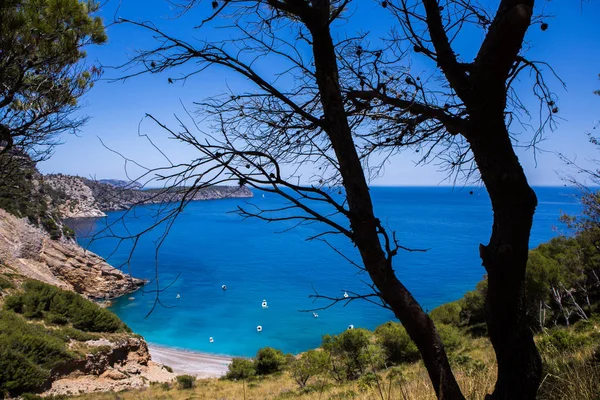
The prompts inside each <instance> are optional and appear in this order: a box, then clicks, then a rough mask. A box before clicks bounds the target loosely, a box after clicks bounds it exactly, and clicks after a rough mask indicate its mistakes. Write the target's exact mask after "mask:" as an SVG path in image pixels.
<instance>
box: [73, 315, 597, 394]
mask: <svg viewBox="0 0 600 400" xmlns="http://www.w3.org/2000/svg"><path fill="white" fill-rule="evenodd" d="M537 341H538V345H539V347H540V349H541V352H542V355H543V358H544V363H545V368H546V371H545V372H546V375H545V378H544V382H543V383H542V387H541V389H540V394H539V398H540V399H544V400H546V399H547V400H555V399H556V400H558V399H565V400H593V399H594V400H597V399H598V398H600V359H599V357H600V355H599V354H598V346H599V345H600V320H599V319H596V320H593V321H590V322H587V323H584V322H580V323H578V324H576V325H575V326H574V327H571V328H568V329H566V328H558V329H554V330H550V331H548V332H547V333H545V334H542V335H538V336H537ZM451 360H452V364H453V366H454V371H455V373H456V376H457V379H458V381H459V383H460V385H461V387H462V389H463V393H464V394H465V397H466V398H467V399H482V398H484V397H485V394H486V393H489V392H491V391H492V390H493V385H494V382H495V378H496V376H495V374H496V370H495V360H494V353H493V350H492V348H491V345H490V343H489V342H488V340H487V339H484V338H472V337H469V336H466V335H465V341H464V343H463V344H462V345H461V346H460V348H458V349H457V350H456V351H454V352H453V353H452V354H451ZM377 377H378V379H374V378H373V376H372V375H370V378H368V379H367V378H364V377H363V378H359V379H358V380H356V381H350V382H345V383H341V384H340V383H336V382H335V381H334V380H333V379H331V377H329V376H318V377H314V378H311V380H310V381H309V385H307V387H306V388H304V389H300V388H299V386H298V385H297V384H296V383H295V381H294V380H293V379H292V377H291V374H290V372H289V371H284V372H282V373H279V374H276V375H272V376H267V377H263V378H254V379H251V380H250V381H249V382H246V384H245V385H244V383H243V382H240V381H237V382H232V381H228V380H223V379H220V380H219V379H203V380H198V381H197V382H196V385H195V388H193V389H188V390H182V389H179V388H177V385H176V384H172V385H164V384H163V385H152V386H151V387H149V388H147V389H143V390H135V391H128V392H121V393H119V394H118V397H117V395H116V394H114V393H106V394H93V395H84V396H80V397H77V399H81V400H88V399H90V400H91V399H95V400H96V399H97V400H109V399H110V400H112V399H115V398H119V399H123V400H134V399H135V400H143V399H148V400H149V399H165V400H166V399H172V400H183V399H243V398H247V399H265V400H268V399H304V400H326V399H331V400H336V399H356V400H367V399H374V400H375V399H378V400H388V399H415V400H417V399H418V400H421V399H423V400H428V399H432V400H433V399H436V396H435V393H434V391H433V389H432V387H431V384H430V382H429V378H428V376H427V372H426V370H425V368H424V367H423V364H422V363H421V362H420V361H419V362H414V363H407V364H401V365H400V366H396V367H392V368H389V369H387V370H384V371H380V372H378V373H377ZM244 387H245V389H246V395H245V396H244Z"/></svg>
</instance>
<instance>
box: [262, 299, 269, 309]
mask: <svg viewBox="0 0 600 400" xmlns="http://www.w3.org/2000/svg"><path fill="white" fill-rule="evenodd" d="M262 308H269V306H268V305H267V301H266V300H263V302H262Z"/></svg>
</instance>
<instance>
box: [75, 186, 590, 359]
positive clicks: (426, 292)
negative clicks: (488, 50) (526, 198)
mask: <svg viewBox="0 0 600 400" xmlns="http://www.w3.org/2000/svg"><path fill="white" fill-rule="evenodd" d="M471 190H473V194H470V191H471ZM536 192H537V194H538V198H539V206H538V209H537V213H536V216H535V221H534V227H533V231H532V235H531V247H535V246H536V245H537V244H539V243H541V242H544V241H546V240H548V239H550V238H551V237H553V236H556V235H557V234H558V232H557V229H558V230H560V229H563V228H562V226H561V224H560V223H559V221H558V218H559V216H560V212H561V211H564V212H567V213H576V212H578V211H579V205H578V204H577V203H576V200H575V198H574V197H573V194H574V192H573V191H572V189H567V188H537V189H536ZM372 194H373V199H374V203H375V208H376V213H377V215H378V217H379V218H380V219H381V220H382V221H384V223H385V225H386V226H388V227H391V228H393V229H394V230H396V232H397V237H398V239H399V240H400V243H401V244H402V245H404V246H408V247H414V248H427V249H429V250H428V251H427V252H426V253H408V252H401V253H399V255H398V256H397V259H396V261H395V269H396V271H397V273H398V274H399V276H400V278H401V279H402V281H403V282H404V284H405V285H406V286H407V287H408V288H409V289H410V290H412V292H413V294H414V295H415V297H416V298H417V299H418V300H419V301H420V302H421V304H422V305H423V307H424V308H426V309H432V308H434V307H436V306H438V305H440V304H442V303H445V302H448V301H452V300H455V299H458V298H460V297H461V296H462V295H463V294H464V293H465V292H466V291H468V290H471V289H472V288H473V287H474V286H475V284H476V283H477V282H478V281H479V280H480V279H481V278H482V276H483V274H484V273H485V272H484V269H483V267H481V262H480V260H479V257H478V244H479V243H487V240H488V238H489V234H490V232H491V220H492V218H491V217H492V214H491V208H490V202H489V199H488V197H487V193H486V192H485V190H483V189H481V188H467V189H454V190H453V189H452V188H446V187H435V188H421V187H419V188H391V187H390V188H383V187H375V188H373V189H372ZM247 203H252V204H255V205H257V206H258V207H261V208H276V207H281V206H283V205H284V204H285V203H284V201H283V200H282V199H280V198H278V197H276V196H274V195H269V194H266V196H265V197H264V198H263V197H261V195H260V194H259V193H256V197H255V198H254V199H249V200H247V199H226V200H216V201H199V202H194V203H191V204H190V205H189V206H188V207H187V208H186V209H185V211H184V212H183V213H182V214H181V215H180V216H179V218H178V219H177V221H176V222H175V224H174V225H173V226H172V228H171V230H170V233H169V235H168V236H167V238H166V240H165V241H164V243H163V244H162V245H161V247H160V251H159V253H158V263H157V262H156V259H155V249H156V244H157V240H158V238H159V237H160V234H161V233H162V232H163V230H160V231H159V230H155V231H153V232H151V233H149V234H147V235H146V236H143V237H142V239H141V240H140V241H139V243H138V244H137V246H136V250H135V252H134V253H133V256H132V258H131V261H130V263H129V265H128V266H125V267H124V269H125V270H126V271H127V272H130V273H132V274H133V275H134V276H136V277H140V278H146V279H149V280H152V282H151V283H150V284H149V285H147V286H146V287H145V288H144V289H143V290H140V291H138V292H136V293H134V294H133V295H132V296H133V297H135V299H134V300H129V299H128V298H127V296H126V297H123V298H121V299H118V300H116V301H115V302H114V305H113V306H112V307H111V310H112V311H114V312H115V313H116V314H117V315H118V316H119V317H120V318H122V319H123V320H124V321H125V322H126V323H127V324H128V325H129V326H130V327H131V328H132V329H133V331H134V332H137V333H139V334H141V335H143V336H144V337H145V338H146V340H148V341H149V342H150V343H154V344H159V345H164V346H173V347H178V348H183V349H189V350H196V351H202V352H209V353H215V354H227V355H236V356H250V355H253V354H255V353H256V350H257V349H259V348H260V347H263V346H272V347H276V348H279V349H282V350H284V351H286V352H292V353H297V352H301V351H304V350H307V349H309V348H313V347H316V346H318V345H319V344H320V342H321V336H322V335H323V334H325V333H332V334H334V333H339V332H341V331H343V330H344V329H346V328H347V327H348V325H350V324H352V325H354V326H355V327H365V328H374V327H376V326H377V325H379V324H381V323H383V322H385V321H388V320H390V319H392V318H393V315H392V313H391V312H390V311H387V310H385V309H382V308H379V307H377V306H375V305H372V304H369V303H367V302H365V301H354V302H351V303H350V304H347V305H345V306H344V305H343V304H339V303H338V304H337V305H334V306H333V307H331V308H328V309H326V310H321V311H318V314H319V318H314V317H313V315H312V313H311V312H301V311H299V310H307V309H313V308H317V307H324V306H327V305H328V304H329V303H328V301H326V300H318V301H316V302H314V301H313V299H310V298H309V297H308V296H309V295H311V294H312V293H314V292H313V290H316V291H318V292H319V293H320V294H323V295H328V296H333V297H335V296H340V295H342V294H343V292H344V290H348V291H353V292H358V293H368V290H369V289H368V287H367V286H366V284H365V283H364V282H367V283H368V282H369V278H368V276H367V275H365V274H361V273H360V271H357V269H356V268H355V267H353V266H352V265H350V263H349V262H348V261H346V260H344V259H343V258H342V257H341V256H339V255H338V254H336V253H335V252H334V251H333V250H331V248H329V247H328V246H327V245H326V244H325V243H323V242H319V241H312V242H308V241H306V240H305V239H306V238H307V237H310V236H312V235H315V234H316V233H319V232H320V231H321V229H323V228H322V227H321V226H319V225H316V224H313V225H308V226H301V227H297V228H295V229H292V230H289V231H286V232H283V233H275V232H280V231H284V230H286V228H290V227H292V226H293V225H294V223H293V222H290V221H288V222H277V223H266V222H264V221H260V220H257V219H242V218H241V217H240V216H238V215H236V214H234V213H231V211H233V210H235V209H236V207H237V206H238V205H243V206H247V205H248V204H247ZM157 209H158V206H156V205H155V206H144V207H136V208H135V210H134V212H130V213H128V214H124V213H123V212H111V213H109V215H108V216H107V217H106V218H102V219H96V220H87V221H80V222H78V224H77V227H76V228H77V231H78V240H79V241H80V243H81V244H82V245H84V246H85V245H88V246H89V248H90V249H91V250H92V251H94V252H96V253H98V254H99V255H101V256H103V257H107V258H108V261H109V262H111V263H112V264H113V265H121V264H122V263H124V262H125V261H126V260H127V259H128V257H129V254H130V250H131V246H132V245H131V243H130V242H122V243H121V245H120V246H117V245H118V240H116V239H114V238H112V239H108V238H106V239H99V240H94V241H91V242H90V236H91V235H93V234H94V233H98V232H99V231H101V230H102V229H103V228H104V227H105V226H106V224H107V223H111V222H114V221H118V220H119V219H120V218H122V217H123V216H124V215H125V216H124V221H125V222H126V229H128V230H129V232H139V231H142V230H144V229H145V228H147V227H148V226H150V225H151V224H152V222H153V220H154V218H155V215H156V211H157ZM124 232H125V227H124V226H123V225H122V224H118V225H117V226H115V227H114V233H117V234H123V233H124ZM331 240H332V243H333V244H335V246H336V247H337V248H338V249H339V250H341V251H343V252H344V253H345V254H347V255H349V256H350V257H351V258H353V259H356V258H357V257H356V250H355V249H354V248H353V247H352V245H351V244H350V243H348V242H347V241H345V240H343V239H342V238H331ZM157 271H158V278H159V283H160V287H161V292H160V293H159V296H158V299H159V301H160V303H159V304H157V305H156V307H155V308H154V309H153V310H152V308H153V305H155V304H156V302H155V300H156V299H157V293H156V292H155V291H154V289H156V275H157ZM223 284H225V285H227V288H228V289H227V291H223V290H222V289H221V285H223ZM177 294H179V295H180V297H179V298H177ZM263 300H267V302H268V308H267V309H263V308H262V307H261V302H262V301H263ZM151 310H152V312H151V313H150V314H149V315H148V316H147V314H148V313H149V312H150V311H151ZM258 325H261V326H262V327H263V330H262V332H260V333H259V332H257V330H256V327H257V326H258ZM209 337H213V338H214V343H210V342H209Z"/></svg>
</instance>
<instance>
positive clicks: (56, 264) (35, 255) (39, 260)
mask: <svg viewBox="0 0 600 400" xmlns="http://www.w3.org/2000/svg"><path fill="white" fill-rule="evenodd" d="M0 261H1V262H2V263H3V264H5V265H7V266H8V267H10V268H12V269H14V270H15V271H17V272H18V273H20V274H21V275H24V276H26V277H28V278H32V279H37V280H40V281H42V282H46V283H49V284H51V285H54V286H58V287H60V288H63V289H67V290H73V291H75V292H77V293H80V294H82V295H84V296H87V297H88V298H92V299H112V298H115V297H119V296H122V295H124V294H127V293H130V292H133V291H135V290H137V289H138V288H139V287H141V286H142V285H143V284H144V283H145V282H144V281H143V280H141V279H136V278H133V277H131V276H130V275H127V274H125V273H123V272H121V271H119V270H118V269H116V268H113V267H112V266H110V265H109V264H107V263H106V261H104V259H102V258H101V257H99V256H98V255H96V254H94V253H92V252H90V251H86V250H84V249H83V248H81V247H80V246H79V245H77V244H75V243H71V242H68V241H57V240H52V239H50V237H49V236H48V234H47V233H46V232H45V231H43V230H42V229H40V228H36V227H34V226H32V225H31V224H30V223H28V222H27V221H26V220H25V219H19V218H16V217H15V216H13V215H11V214H9V213H7V212H6V211H4V210H1V209H0Z"/></svg>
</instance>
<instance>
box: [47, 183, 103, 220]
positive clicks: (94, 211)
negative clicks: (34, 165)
mask: <svg viewBox="0 0 600 400" xmlns="http://www.w3.org/2000/svg"><path fill="white" fill-rule="evenodd" d="M85 181H86V180H85V179H83V178H80V177H78V176H66V175H46V176H45V177H44V182H45V183H46V184H47V185H49V186H50V187H52V189H54V190H55V191H56V192H58V193H61V194H64V195H63V197H64V202H63V203H62V204H60V205H59V206H58V212H59V213H60V215H61V216H62V218H96V217H104V216H106V214H104V212H102V211H101V210H100V209H99V208H98V204H97V202H96V198H95V197H94V194H93V193H92V189H91V188H90V187H89V186H88V185H87V184H86V182H85Z"/></svg>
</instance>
